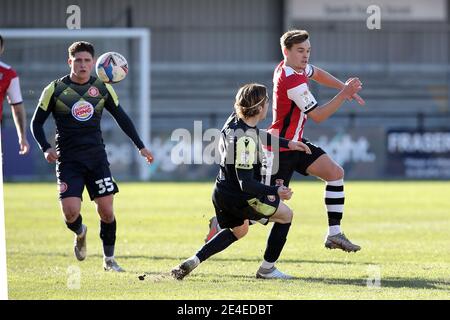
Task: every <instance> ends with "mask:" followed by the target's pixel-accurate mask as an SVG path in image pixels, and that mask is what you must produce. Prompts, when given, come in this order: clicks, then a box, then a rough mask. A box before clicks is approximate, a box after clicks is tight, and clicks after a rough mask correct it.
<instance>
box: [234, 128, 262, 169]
mask: <svg viewBox="0 0 450 320" xmlns="http://www.w3.org/2000/svg"><path fill="white" fill-rule="evenodd" d="M256 152H257V148H256V141H255V140H254V139H253V138H251V137H249V136H243V137H240V138H238V140H237V142H236V161H235V167H236V169H246V170H251V169H253V164H254V163H255V160H256Z"/></svg>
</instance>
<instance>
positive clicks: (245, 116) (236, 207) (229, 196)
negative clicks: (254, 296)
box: [171, 84, 310, 280]
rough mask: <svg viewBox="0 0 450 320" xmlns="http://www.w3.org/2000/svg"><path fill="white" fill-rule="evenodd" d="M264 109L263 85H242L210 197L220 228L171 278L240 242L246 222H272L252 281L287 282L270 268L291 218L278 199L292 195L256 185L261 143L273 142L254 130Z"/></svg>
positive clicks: (300, 147) (291, 145)
mask: <svg viewBox="0 0 450 320" xmlns="http://www.w3.org/2000/svg"><path fill="white" fill-rule="evenodd" d="M268 107H269V97H268V96H267V90H266V88H265V87H264V86H263V85H260V84H247V85H245V86H243V87H242V88H240V89H239V91H238V93H237V95H236V101H235V105H234V108H235V113H233V114H232V115H231V116H230V117H229V118H228V120H227V121H226V123H225V125H224V127H223V128H222V131H221V132H222V135H221V140H220V143H219V149H220V154H221V163H220V171H219V174H218V176H217V179H216V184H215V188H214V191H213V196H212V201H213V204H214V208H215V211H216V217H217V220H218V223H219V225H220V227H221V228H222V229H221V230H220V231H219V232H218V233H217V234H216V235H215V236H214V237H213V238H212V239H210V240H209V241H208V242H207V243H206V244H205V245H204V246H203V247H202V248H200V250H199V251H197V253H196V254H195V255H193V256H192V257H191V258H188V259H187V260H185V261H184V262H182V263H181V264H180V265H179V266H177V267H176V268H174V269H173V270H172V272H171V273H172V276H173V277H174V278H176V279H178V280H181V279H183V278H184V277H185V276H186V275H188V274H189V273H190V272H191V271H192V270H194V269H195V268H196V267H197V266H198V265H199V264H200V263H201V262H203V261H205V260H206V259H208V258H209V257H211V256H212V255H214V254H216V253H218V252H221V251H222V250H224V249H226V248H227V247H228V246H230V245H231V244H232V243H233V242H235V241H236V240H238V239H241V238H242V237H244V236H245V235H246V234H247V232H248V227H249V220H264V221H265V222H273V223H274V225H273V228H272V229H271V232H270V235H269V238H268V240H267V247H266V251H265V253H264V260H263V262H262V264H261V266H260V268H259V269H258V271H257V272H256V277H257V278H263V279H290V278H292V277H291V276H289V275H287V274H285V273H283V272H281V271H279V270H278V269H277V268H276V267H275V262H276V261H277V260H278V257H279V256H280V254H281V251H282V249H283V247H284V244H285V242H286V237H287V234H288V232H289V228H290V226H291V221H292V217H293V212H292V211H291V209H290V208H289V207H288V206H287V205H286V204H284V203H283V202H282V201H280V200H288V199H290V198H291V195H292V192H291V190H290V189H289V188H288V187H285V186H268V185H265V184H263V183H261V181H262V178H263V172H262V169H263V164H264V162H265V159H264V153H263V150H262V143H264V144H266V145H270V144H271V143H270V142H271V141H272V139H270V137H267V135H268V134H267V133H266V132H264V131H259V130H258V128H257V127H256V126H257V124H258V122H259V121H261V120H263V119H265V117H266V114H267V110H268ZM276 140H279V141H278V143H279V145H280V146H283V147H284V148H288V149H290V150H297V151H298V152H307V153H308V152H310V150H309V148H308V147H307V146H306V145H305V144H304V143H303V142H301V141H297V142H294V141H289V140H286V139H278V138H276Z"/></svg>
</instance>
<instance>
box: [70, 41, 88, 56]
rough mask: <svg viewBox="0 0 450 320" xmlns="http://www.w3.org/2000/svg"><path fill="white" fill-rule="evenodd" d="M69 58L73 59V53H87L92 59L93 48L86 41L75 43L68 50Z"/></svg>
mask: <svg viewBox="0 0 450 320" xmlns="http://www.w3.org/2000/svg"><path fill="white" fill-rule="evenodd" d="M68 51H69V57H75V53H77V52H83V51H86V52H89V53H90V54H91V56H92V57H94V46H93V45H92V44H91V43H89V42H87V41H77V42H74V43H72V44H71V45H70V47H69V49H68Z"/></svg>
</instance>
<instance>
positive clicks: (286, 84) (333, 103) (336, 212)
mask: <svg viewBox="0 0 450 320" xmlns="http://www.w3.org/2000/svg"><path fill="white" fill-rule="evenodd" d="M280 44H281V49H282V52H283V56H284V60H283V61H282V62H280V64H279V65H278V66H277V67H276V68H275V72H274V77H273V121H272V124H271V126H270V128H269V132H270V133H272V134H273V135H276V136H280V137H283V138H285V139H290V140H294V141H303V142H304V143H306V144H307V145H308V146H309V148H310V149H311V154H305V153H304V152H297V151H292V150H288V149H286V148H281V149H280V153H279V165H278V168H279V169H278V171H277V172H274V173H273V175H272V180H271V183H272V184H273V183H275V181H276V179H283V181H284V183H285V185H286V186H289V182H290V180H291V178H292V175H293V173H294V171H296V172H298V173H300V174H302V175H305V176H307V175H313V176H315V177H318V178H320V179H322V180H323V181H325V184H326V185H325V207H326V210H327V214H328V225H329V228H328V235H327V237H326V240H325V247H326V248H329V249H335V248H338V249H342V250H344V251H347V252H355V251H358V250H360V249H361V247H360V246H358V245H356V244H353V243H352V242H351V241H350V240H348V239H347V237H346V236H345V235H344V233H343V232H342V231H341V228H340V223H341V219H342V215H343V212H344V180H343V179H344V169H343V168H342V167H341V166H339V165H338V164H337V163H336V162H335V161H334V160H333V159H331V158H330V156H328V155H327V154H326V152H325V151H324V150H322V149H321V148H320V147H318V146H315V145H313V144H311V143H310V142H308V141H307V140H306V139H303V130H304V126H305V122H306V120H307V119H308V118H311V119H312V120H314V121H315V122H317V123H319V122H322V121H325V120H326V119H328V118H329V117H330V116H331V115H333V114H334V113H335V112H336V111H337V110H338V109H339V108H340V107H341V106H342V104H343V103H344V102H345V101H346V100H351V99H356V100H357V101H358V102H359V103H360V104H363V103H364V101H363V100H362V99H361V98H360V97H359V96H358V95H357V93H358V92H359V91H360V90H361V89H362V83H361V81H360V80H359V79H358V78H350V79H348V80H347V82H346V83H345V84H344V83H341V82H340V81H338V80H337V79H333V77H328V81H329V82H328V85H329V86H335V87H336V88H339V89H340V91H339V93H338V94H337V95H336V96H335V97H334V98H333V99H331V100H330V101H328V102H327V103H325V104H324V105H321V106H319V105H318V103H317V102H316V99H315V98H314V96H313V95H312V94H311V92H310V90H309V87H308V78H309V77H313V74H314V71H315V70H314V69H315V68H314V67H313V66H311V65H309V64H308V61H309V56H310V52H311V44H310V41H309V34H308V32H307V31H305V30H292V31H288V32H286V33H285V34H283V36H282V37H281V39H280ZM275 159H276V157H275Z"/></svg>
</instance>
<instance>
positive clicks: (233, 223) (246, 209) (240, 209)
mask: <svg viewBox="0 0 450 320" xmlns="http://www.w3.org/2000/svg"><path fill="white" fill-rule="evenodd" d="M212 202H213V204H214V208H215V210H216V216H217V222H218V223H219V225H220V227H221V228H234V227H238V226H241V225H242V224H243V223H244V221H245V220H247V219H248V220H260V219H264V218H266V219H268V218H270V217H271V216H273V215H274V214H275V212H276V211H277V209H278V206H279V204H280V197H279V196H278V195H275V196H264V197H261V198H253V199H250V200H248V201H244V200H242V199H239V198H233V197H230V196H228V195H224V194H223V193H221V192H220V190H218V189H217V188H214V192H213V195H212Z"/></svg>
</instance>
